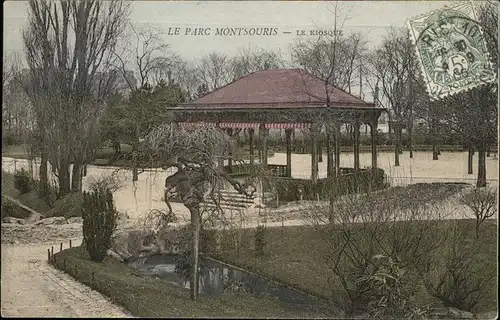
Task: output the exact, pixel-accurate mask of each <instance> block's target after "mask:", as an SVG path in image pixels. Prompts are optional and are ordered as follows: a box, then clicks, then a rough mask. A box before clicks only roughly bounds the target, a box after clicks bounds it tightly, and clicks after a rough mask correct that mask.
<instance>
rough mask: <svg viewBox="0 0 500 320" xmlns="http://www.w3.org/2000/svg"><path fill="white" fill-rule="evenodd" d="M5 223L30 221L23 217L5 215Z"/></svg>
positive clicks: (25, 222) (3, 220)
mask: <svg viewBox="0 0 500 320" xmlns="http://www.w3.org/2000/svg"><path fill="white" fill-rule="evenodd" d="M2 222H3V223H13V224H28V221H26V220H24V219H21V218H14V217H5V218H3V219H2Z"/></svg>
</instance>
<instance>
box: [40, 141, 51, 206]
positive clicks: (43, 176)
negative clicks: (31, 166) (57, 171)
mask: <svg viewBox="0 0 500 320" xmlns="http://www.w3.org/2000/svg"><path fill="white" fill-rule="evenodd" d="M48 163H49V154H48V153H47V152H45V151H42V154H41V159H40V170H39V179H40V183H39V190H38V192H39V196H40V197H41V198H42V200H44V201H45V203H47V204H48V203H49V194H48V192H49V189H48V187H49V173H48Z"/></svg>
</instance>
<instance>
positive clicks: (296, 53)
mask: <svg viewBox="0 0 500 320" xmlns="http://www.w3.org/2000/svg"><path fill="white" fill-rule="evenodd" d="M341 28H342V26H341V25H340V26H337V28H335V30H334V32H335V33H334V35H333V39H330V38H327V37H319V38H318V39H316V40H309V41H299V42H297V43H295V44H294V45H293V46H292V48H291V51H292V61H293V63H294V64H296V65H299V66H301V67H302V68H304V69H305V70H306V71H308V72H309V73H311V74H313V75H315V76H317V77H318V78H320V79H322V80H326V81H328V82H329V83H331V84H332V85H334V86H336V87H337V88H339V89H341V90H344V91H347V92H349V93H351V91H352V87H353V85H354V84H355V82H356V79H355V72H356V69H358V68H359V64H360V61H361V58H362V52H363V47H364V42H362V38H361V35H360V34H358V33H353V34H350V35H349V36H343V35H342V31H341V30H342V29H341Z"/></svg>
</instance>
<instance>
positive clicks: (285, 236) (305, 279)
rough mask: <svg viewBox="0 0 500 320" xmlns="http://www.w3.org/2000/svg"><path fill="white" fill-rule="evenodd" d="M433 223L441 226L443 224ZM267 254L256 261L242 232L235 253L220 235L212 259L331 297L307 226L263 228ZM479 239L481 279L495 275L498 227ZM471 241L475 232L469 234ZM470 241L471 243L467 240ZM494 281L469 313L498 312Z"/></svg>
mask: <svg viewBox="0 0 500 320" xmlns="http://www.w3.org/2000/svg"><path fill="white" fill-rule="evenodd" d="M436 223H444V222H443V221H440V222H436ZM474 224H475V221H473V220H460V221H459V226H460V228H463V229H464V230H473V229H474ZM266 231H267V232H266V236H265V239H266V242H267V247H266V254H265V256H264V257H255V251H254V245H253V243H254V234H255V229H243V230H242V233H243V234H242V239H241V242H240V243H241V244H242V245H241V247H240V252H239V254H238V253H237V251H236V249H235V245H234V241H232V238H231V237H229V236H228V235H227V233H225V234H223V237H222V241H221V247H222V249H221V251H220V253H218V254H215V255H213V256H214V257H216V258H217V259H220V260H223V261H225V262H227V263H230V264H233V265H236V266H239V267H241V268H245V269H248V270H251V271H253V272H256V273H259V274H262V275H264V276H266V277H268V278H271V279H274V280H276V281H280V282H282V283H285V284H289V285H291V286H293V287H295V288H298V289H301V290H303V291H305V292H308V293H311V294H314V295H317V296H320V297H323V298H327V299H328V298H329V297H331V292H332V289H334V290H336V289H339V288H331V287H330V286H329V284H328V281H327V274H328V269H327V268H326V266H325V264H324V263H322V258H321V257H322V255H321V252H322V251H323V252H324V251H325V250H328V248H327V247H326V245H325V243H324V241H323V238H322V237H321V235H320V233H319V232H317V231H316V230H315V229H314V228H313V227H310V226H299V227H277V228H266ZM482 233H483V234H482V236H481V238H480V239H479V243H477V245H476V246H475V248H477V250H476V251H475V253H474V257H473V261H474V262H473V263H474V267H473V269H474V272H475V273H476V274H477V275H483V274H486V273H488V272H492V274H496V270H497V258H496V257H497V234H498V233H497V224H496V222H495V221H491V222H490V221H488V222H487V223H485V224H484V225H483V226H482ZM469 234H470V236H471V237H474V239H475V236H474V232H471V233H469ZM469 240H471V239H469ZM497 280H498V276H494V277H493V279H491V280H490V281H489V282H488V284H487V286H486V288H485V289H484V291H483V292H482V293H481V296H482V299H481V300H480V301H479V303H478V304H477V305H476V307H475V308H474V309H473V310H472V311H473V312H476V313H481V312H488V311H492V310H496V309H497ZM419 299H422V300H420V301H422V302H423V303H424V301H425V303H428V302H435V301H436V300H435V299H434V298H431V297H430V296H428V295H427V294H426V293H425V294H424V295H423V296H422V297H420V298H419Z"/></svg>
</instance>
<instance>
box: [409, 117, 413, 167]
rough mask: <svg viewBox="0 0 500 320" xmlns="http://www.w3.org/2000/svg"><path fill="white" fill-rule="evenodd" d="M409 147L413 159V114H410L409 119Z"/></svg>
mask: <svg viewBox="0 0 500 320" xmlns="http://www.w3.org/2000/svg"><path fill="white" fill-rule="evenodd" d="M411 114H412V109H410V115H411ZM408 122H409V123H408V149H410V159H413V116H410V121H408Z"/></svg>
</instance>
